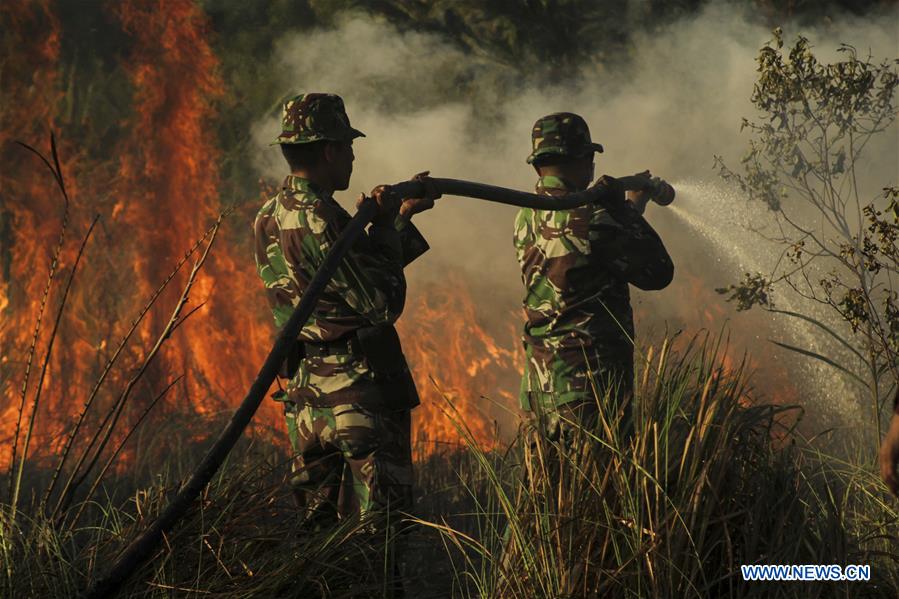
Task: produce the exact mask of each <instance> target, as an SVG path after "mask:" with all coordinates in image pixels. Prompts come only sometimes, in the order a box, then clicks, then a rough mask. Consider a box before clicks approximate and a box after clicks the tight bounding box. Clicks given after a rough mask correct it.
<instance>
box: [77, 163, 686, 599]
mask: <svg viewBox="0 0 899 599" xmlns="http://www.w3.org/2000/svg"><path fill="white" fill-rule="evenodd" d="M614 182H617V183H618V184H619V187H617V189H616V186H615V185H614ZM429 183H430V184H431V185H432V189H433V190H435V191H437V192H438V193H440V194H441V195H454V196H463V197H469V198H476V199H481V200H486V201H489V202H497V203H501V204H508V205H512V206H519V207H523V208H533V209H537V210H569V209H572V208H577V207H580V206H585V205H587V204H595V205H597V206H599V207H605V208H609V209H614V207H615V205H616V203H618V202H620V193H621V191H620V189H621V187H623V188H624V189H630V190H644V191H647V192H648V193H649V194H650V196H651V197H652V199H653V200H654V201H656V202H657V203H659V204H660V205H667V204H669V203H670V202H671V200H673V199H674V190H673V188H671V186H670V185H668V184H667V183H665V182H664V181H662V180H660V179H658V178H654V179H650V178H649V176H648V175H646V174H639V175H633V176H630V177H622V178H619V179H610V180H609V181H606V182H604V181H603V180H602V179H601V180H600V182H599V184H597V185H594V186H593V187H591V188H590V189H587V190H586V191H581V192H576V193H571V194H567V195H565V196H562V197H553V196H547V195H539V194H534V193H527V192H522V191H516V190H513V189H507V188H505V187H497V186H493V185H486V184H483V183H476V182H472V181H462V180H458V179H440V178H433V177H432V178H429ZM608 183H612V184H608ZM386 193H390V194H392V195H393V196H394V197H396V198H407V197H422V196H423V195H424V193H425V184H424V183H423V182H422V181H417V180H412V181H404V182H402V183H397V184H396V185H392V186H390V188H389V190H388V191H387V192H386ZM377 212H378V205H377V204H376V202H375V201H374V200H373V199H371V198H367V199H365V200H364V201H363V202H362V203H361V204H360V205H359V209H358V210H357V212H356V214H355V215H354V216H353V218H352V219H351V220H350V222H349V223H348V224H347V226H346V227H345V228H344V229H343V231H342V232H341V233H340V235H339V237H338V238H337V241H336V242H335V243H334V245H333V246H332V247H331V249H330V251H329V252H328V254H327V256H325V259H324V261H323V262H322V264H321V266H320V267H319V269H318V271H316V273H315V275H314V276H313V277H312V279H311V280H310V281H309V285H308V286H307V287H306V290H305V292H304V293H303V296H302V298H301V299H300V303H299V304H298V305H297V307H296V308H295V309H294V311H293V314H292V315H291V316H290V319H289V320H288V321H287V323H285V325H284V326H283V327H282V328H281V331H280V332H279V333H278V336H277V338H276V340H275V344H274V346H273V347H272V350H271V351H270V352H269V354H268V357H266V359H265V362H264V363H263V364H262V368H261V369H260V370H259V373H258V374H257V375H256V379H255V380H254V381H253V384H252V385H251V386H250V389H249V391H248V392H247V395H246V397H245V398H244V400H243V401H242V402H241V403H240V406H238V408H237V410H236V411H235V412H234V414H233V415H232V416H231V420H230V421H229V422H228V424H227V426H225V428H224V430H223V431H222V432H221V433H220V434H219V437H218V438H217V439H216V441H215V443H213V445H212V447H210V448H209V450H208V451H207V452H206V455H205V456H203V460H202V461H201V462H200V464H199V465H198V466H197V468H196V469H195V470H194V472H193V474H192V475H191V477H190V478H189V479H188V481H187V482H186V483H185V484H184V485H183V486H182V487H181V488H180V489H179V490H178V492H177V493H176V495H175V497H174V498H173V499H172V500H171V502H170V503H169V504H168V505H167V506H166V507H165V509H163V511H162V513H160V514H159V517H158V518H156V520H155V521H153V522H152V523H151V524H150V525H149V526H148V527H147V529H146V530H145V531H144V532H143V533H142V534H141V535H140V536H138V537H137V538H136V539H135V540H134V541H132V542H131V543H130V544H129V545H128V546H127V547H126V548H125V550H124V551H122V553H121V554H119V557H118V558H117V559H116V561H115V563H114V564H113V565H112V567H111V568H110V570H109V572H108V573H107V574H106V575H105V576H103V577H102V578H98V579H96V580H95V581H94V582H93V584H91V586H90V587H89V588H88V589H87V591H86V593H85V595H84V597H85V598H86V599H98V598H100V597H110V596H112V595H113V594H115V593H116V592H117V591H118V590H119V589H120V588H121V586H122V585H123V584H124V583H125V581H126V580H127V578H128V576H129V575H131V574H132V573H133V572H134V571H135V570H137V568H138V567H139V566H140V565H141V564H142V563H143V562H144V561H145V560H146V559H147V558H148V557H149V556H150V554H151V553H152V552H153V551H154V550H155V548H156V547H157V545H158V544H159V542H160V541H161V540H162V538H163V535H164V534H165V533H166V532H168V531H169V530H171V529H172V527H174V525H175V524H176V523H177V522H178V520H179V519H180V518H181V516H182V515H183V514H184V513H185V512H186V511H187V509H188V508H189V507H190V505H191V504H192V503H193V501H194V500H195V499H196V498H197V496H198V495H199V494H200V492H201V491H202V490H203V488H204V487H205V486H206V485H207V484H208V483H209V481H210V480H211V479H212V477H213V476H214V475H215V473H216V471H218V469H219V467H220V466H221V465H222V462H223V461H224V460H225V458H226V457H227V455H228V453H229V452H230V451H231V449H232V448H233V447H234V444H235V443H236V442H237V440H238V439H239V438H240V436H241V434H243V431H244V429H245V428H246V427H247V425H248V424H249V423H250V420H251V419H252V418H253V415H254V414H255V413H256V410H257V409H258V408H259V405H260V404H261V403H262V400H263V399H264V398H265V395H266V393H267V392H268V389H269V387H271V385H272V383H273V382H274V380H275V377H276V376H277V375H278V372H279V370H280V367H281V364H282V363H283V362H284V360H285V359H286V358H287V354H288V352H289V351H290V350H291V348H292V347H293V346H294V341H295V340H296V338H297V337H298V336H299V334H300V331H301V330H302V328H303V325H305V324H306V323H307V322H308V321H309V318H310V317H311V316H312V312H313V310H314V309H315V305H316V303H317V301H318V298H319V296H320V295H321V294H322V292H323V291H324V290H325V287H326V286H327V285H328V283H329V282H330V280H331V277H332V276H333V275H334V272H335V271H336V270H337V267H338V266H339V265H340V262H341V260H342V259H343V257H344V256H345V255H346V253H347V252H348V251H349V250H350V248H351V247H352V245H353V243H354V242H355V240H356V239H357V238H358V237H359V235H360V234H361V233H362V232H363V230H364V229H365V227H366V225H368V223H370V222H371V220H372V219H373V218H374V217H375V216H376V215H377Z"/></svg>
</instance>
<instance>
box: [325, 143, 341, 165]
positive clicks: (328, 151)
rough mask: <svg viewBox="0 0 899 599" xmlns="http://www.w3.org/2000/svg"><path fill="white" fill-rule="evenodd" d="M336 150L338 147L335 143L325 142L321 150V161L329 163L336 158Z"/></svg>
mask: <svg viewBox="0 0 899 599" xmlns="http://www.w3.org/2000/svg"><path fill="white" fill-rule="evenodd" d="M337 152H338V147H337V144H336V143H334V142H333V141H329V142H327V143H325V147H324V151H323V152H322V162H324V163H326V164H331V163H332V162H334V161H335V160H336V159H337Z"/></svg>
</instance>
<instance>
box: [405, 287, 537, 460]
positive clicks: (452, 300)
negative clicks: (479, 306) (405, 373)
mask: <svg viewBox="0 0 899 599" xmlns="http://www.w3.org/2000/svg"><path fill="white" fill-rule="evenodd" d="M469 288H470V285H468V284H467V283H466V282H465V281H464V280H462V278H461V277H460V276H458V275H454V274H450V275H448V276H447V277H446V279H445V281H444V282H442V283H431V284H427V285H425V286H424V288H423V289H421V288H417V287H416V286H414V285H413V288H412V290H411V291H410V296H409V300H408V304H407V307H406V312H405V314H404V315H403V318H401V319H400V321H399V323H400V324H399V329H400V333H401V334H402V337H403V348H404V351H405V354H406V357H407V360H408V362H409V366H410V368H411V369H412V373H413V376H414V378H415V384H416V387H417V388H418V391H419V394H420V396H421V400H422V405H421V407H419V408H418V409H416V410H415V412H413V415H414V420H413V422H414V427H413V431H414V435H415V436H416V445H417V446H418V447H419V449H420V450H421V451H423V452H424V453H426V454H427V453H431V452H433V451H435V450H439V449H441V448H444V447H453V446H458V445H459V443H460V442H461V436H460V432H459V430H458V429H457V426H456V425H454V424H453V421H452V419H451V418H450V417H448V416H450V415H452V418H453V419H455V420H457V421H458V422H459V423H464V425H465V426H466V427H467V428H468V429H469V430H470V432H471V435H472V436H473V438H474V440H475V441H476V442H477V443H478V444H479V445H481V446H482V447H485V448H487V447H492V446H493V445H494V444H495V443H496V441H497V440H498V439H497V431H496V430H494V428H493V427H492V426H491V421H492V420H494V419H497V418H499V419H501V420H505V419H507V416H505V415H504V414H503V411H504V410H503V408H506V409H514V406H515V405H516V403H517V401H516V398H517V392H518V381H519V378H520V376H521V374H520V368H521V366H522V364H523V359H524V352H523V350H522V349H521V342H520V341H519V340H518V337H519V333H518V332H517V331H516V329H517V324H518V323H517V322H516V320H517V319H516V318H515V316H514V315H513V314H509V315H508V317H507V319H506V323H504V324H505V326H504V328H505V330H506V331H507V333H508V337H507V338H506V339H505V340H504V341H503V342H500V341H497V339H496V337H495V336H493V335H492V334H490V333H489V332H488V331H487V330H486V329H485V328H484V326H482V325H481V324H480V323H479V322H478V316H477V310H476V305H475V302H474V298H473V297H472V295H471V292H470V291H469ZM490 394H495V395H494V396H493V397H490ZM491 400H493V401H491Z"/></svg>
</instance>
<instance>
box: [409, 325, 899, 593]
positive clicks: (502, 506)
mask: <svg viewBox="0 0 899 599" xmlns="http://www.w3.org/2000/svg"><path fill="white" fill-rule="evenodd" d="M647 357H648V359H647V360H646V361H645V367H644V369H643V371H642V373H640V374H639V375H638V377H637V378H638V381H637V383H638V384H637V388H636V393H635V399H634V405H633V406H632V408H633V413H634V414H635V417H634V424H633V427H634V435H633V436H632V437H629V438H625V437H624V436H623V435H621V434H620V432H619V431H620V430H622V428H623V427H622V426H620V422H619V420H620V418H621V417H622V411H621V410H619V411H618V412H615V411H614V410H612V409H610V407H609V406H611V405H612V402H610V401H608V398H607V397H597V403H598V406H599V412H600V424H599V426H598V427H597V428H596V429H595V430H589V431H582V437H583V438H584V439H583V441H584V442H583V443H582V444H581V445H580V446H578V447H575V448H573V449H572V448H567V449H566V448H560V447H559V446H558V445H556V444H553V443H550V442H548V441H545V440H543V439H541V438H539V437H537V436H535V435H534V434H533V433H532V431H527V432H525V433H524V434H523V435H522V437H521V438H520V439H519V440H518V441H517V450H516V451H515V452H514V455H511V456H509V457H508V458H507V459H505V460H500V461H497V460H496V459H494V457H493V456H490V455H488V454H485V453H484V452H481V451H480V450H479V449H478V447H477V446H476V445H475V444H474V443H473V442H470V443H469V447H468V451H469V452H470V453H471V454H472V455H473V456H474V457H475V460H474V462H475V463H476V464H477V467H476V468H475V470H474V472H471V473H469V475H468V478H467V481H464V483H463V484H467V486H468V489H469V495H470V497H471V499H472V501H474V502H475V503H476V505H477V509H476V510H475V515H474V516H472V517H473V519H474V520H476V521H477V522H476V525H475V526H474V528H476V529H477V531H478V533H479V534H477V535H472V534H471V532H470V530H471V529H472V526H471V525H470V524H469V525H468V527H467V529H466V530H460V529H454V528H452V527H440V528H439V530H440V532H441V534H443V535H444V536H445V537H446V538H447V542H448V545H449V546H455V547H459V548H462V551H460V552H458V553H459V555H460V556H461V558H460V559H461V560H462V561H463V562H464V564H465V566H466V567H465V568H464V569H463V570H462V573H461V575H460V577H461V578H464V582H465V584H462V580H461V579H460V580H459V581H457V583H458V584H457V586H458V588H463V589H465V591H464V593H463V594H464V595H465V596H470V597H522V598H524V597H529V598H531V597H546V598H551V597H552V598H557V597H587V596H603V597H605V596H611V597H831V596H852V597H856V596H882V597H896V596H899V545H897V542H896V538H895V524H896V521H897V506H896V504H895V503H893V502H892V501H891V500H889V499H887V496H886V495H885V494H884V488H883V486H882V485H881V484H880V482H879V481H878V480H877V478H876V476H875V474H874V473H873V470H872V469H871V468H870V467H869V464H870V462H871V460H870V459H867V460H864V459H861V456H856V457H855V459H854V460H847V459H837V458H834V457H830V456H826V455H823V454H822V453H821V452H820V451H818V450H817V449H816V448H815V445H814V443H810V442H806V441H804V440H802V439H801V438H800V436H799V435H798V434H797V433H796V431H795V430H794V428H793V427H792V425H791V423H793V422H795V421H796V417H795V414H793V412H795V411H796V410H798V408H796V407H791V406H774V405H765V404H759V403H756V402H755V401H754V400H752V392H751V389H750V387H749V381H748V379H747V376H746V373H745V372H744V370H743V367H742V366H737V367H735V368H732V369H730V370H729V369H727V368H725V366H724V365H723V364H724V362H723V361H722V355H721V352H720V339H717V340H710V339H709V338H708V337H706V338H704V339H702V340H700V342H699V343H695V344H691V346H690V347H688V348H687V349H686V350H685V351H683V352H681V353H680V354H677V355H676V354H675V353H674V352H672V350H671V346H670V345H669V344H668V343H664V344H663V345H662V346H661V348H659V350H658V351H652V350H650V351H649V352H648V353H647ZM459 426H460V430H462V431H463V433H465V428H464V425H462V424H461V421H460V424H459ZM468 438H469V441H471V437H470V435H469V436H468ZM468 481H486V488H484V485H481V487H480V488H478V486H477V485H475V484H472V483H471V482H468ZM423 524H424V523H423ZM741 564H838V565H841V566H845V565H848V564H869V565H870V566H871V573H872V580H871V582H868V583H859V582H844V583H837V582H821V583H789V584H787V583H760V582H744V581H743V580H742V576H741V571H740V565H741Z"/></svg>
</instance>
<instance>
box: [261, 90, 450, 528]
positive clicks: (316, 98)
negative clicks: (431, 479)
mask: <svg viewBox="0 0 899 599" xmlns="http://www.w3.org/2000/svg"><path fill="white" fill-rule="evenodd" d="M362 136H363V134H362V133H361V132H360V131H358V130H356V129H354V128H353V127H351V126H350V122H349V119H348V118H347V115H346V112H345V110H344V106H343V101H342V100H341V98H340V97H339V96H336V95H333V94H303V95H299V96H296V97H294V98H293V99H291V100H289V101H288V102H286V103H285V105H284V113H283V119H282V132H281V135H279V136H278V138H277V139H276V140H275V141H274V142H273V143H276V144H280V145H281V149H282V152H283V153H284V156H285V158H286V159H287V162H288V164H289V166H290V168H291V174H290V175H288V176H287V177H286V178H285V180H284V184H283V186H282V187H281V190H280V191H279V192H278V193H277V194H276V195H275V196H274V197H272V198H270V199H269V200H268V201H267V202H266V203H265V204H264V205H263V206H262V209H261V210H259V213H258V215H257V217H256V221H255V238H256V243H255V257H256V267H257V271H258V273H259V276H260V277H261V278H262V281H263V283H264V284H265V290H266V295H267V298H268V301H269V304H270V306H271V309H272V312H273V314H274V318H275V324H276V326H278V327H282V326H283V325H284V324H285V323H286V322H287V320H288V318H289V317H290V315H291V313H292V312H293V309H294V308H295V307H296V305H297V304H298V303H299V301H300V298H301V296H302V295H303V292H304V290H305V289H306V287H307V285H308V284H309V281H310V280H311V278H312V276H313V275H314V274H315V272H316V270H317V269H318V267H319V266H320V265H321V264H322V262H323V261H324V259H325V256H326V255H327V253H328V251H329V250H330V248H331V246H332V245H333V244H334V242H335V240H336V239H337V237H338V235H339V234H340V232H341V230H342V229H343V228H344V227H345V226H346V224H347V223H348V222H349V220H350V218H351V217H350V215H349V214H348V213H347V212H346V210H344V209H343V208H342V207H341V206H340V205H339V204H338V203H337V202H336V201H335V200H334V199H333V197H332V193H333V192H334V191H335V190H344V189H347V187H348V186H349V180H350V175H351V173H352V164H353V159H354V156H353V149H352V143H353V140H354V139H355V138H357V137H362ZM379 191H380V190H379ZM374 195H375V199H376V200H377V202H378V205H379V214H378V216H377V217H376V218H375V219H374V221H373V222H372V225H371V226H370V227H369V229H368V231H367V233H365V234H363V235H362V237H361V238H360V239H359V240H358V241H357V242H356V244H355V245H354V246H353V247H352V249H351V250H350V252H349V253H348V255H347V256H346V257H345V258H344V260H343V262H342V263H341V265H340V267H339V268H338V270H337V272H336V274H335V275H334V277H333V278H332V279H331V281H330V283H329V284H328V286H327V288H326V290H325V291H324V293H322V295H321V298H320V299H319V301H318V304H317V306H316V308H315V311H314V313H313V314H312V316H311V317H310V319H309V321H308V322H307V323H306V325H305V326H304V327H303V329H302V331H301V333H300V335H299V339H298V344H297V354H296V355H295V356H293V358H295V360H294V361H296V360H298V361H299V363H298V367H297V369H296V372H295V374H293V373H290V374H291V376H290V379H289V382H288V383H287V389H286V393H285V394H276V396H277V397H276V399H280V400H281V401H284V406H285V414H286V419H287V429H288V433H289V437H290V444H291V447H292V448H293V451H294V454H295V463H294V475H293V479H292V484H293V487H294V491H295V494H296V495H297V498H298V500H299V502H300V504H301V506H303V507H304V512H305V517H306V519H307V520H306V521H307V523H310V525H311V526H321V525H326V524H328V523H330V522H333V521H335V520H336V518H338V517H343V516H348V515H354V514H355V515H361V516H363V517H364V516H366V515H370V514H374V513H382V514H383V513H385V511H386V510H388V508H389V509H390V510H407V509H408V508H409V507H410V502H411V485H412V455H411V448H410V410H411V409H412V408H413V407H415V406H416V405H418V403H419V399H418V394H417V393H416V390H415V386H414V383H413V382H412V377H411V376H410V374H409V370H408V368H407V366H406V363H405V360H404V359H403V357H402V352H401V349H400V346H399V339H398V337H397V336H396V332H395V330H394V329H393V323H394V322H395V321H396V319H397V318H398V317H399V315H400V313H401V312H402V309H403V304H404V301H405V294H406V281H405V278H404V275H403V268H404V267H405V266H406V265H407V264H409V263H410V262H412V261H413V260H415V259H416V258H417V257H419V256H421V255H422V254H423V253H424V252H425V251H426V250H427V249H428V244H427V242H426V241H425V240H424V238H423V237H422V236H421V234H420V233H419V232H418V230H417V229H416V228H415V226H414V225H413V224H412V223H411V221H410V218H411V216H412V214H414V213H416V212H419V211H421V210H424V209H427V208H430V207H432V206H433V197H429V198H422V199H408V200H405V201H403V202H402V204H401V205H400V204H399V203H398V202H395V201H394V204H393V205H390V200H388V199H387V198H386V197H385V194H381V193H377V194H374ZM361 199H362V198H361V197H360V201H361ZM372 345H373V346H374V350H372V349H371V347H372ZM372 352H373V353H374V354H375V355H371V353H372ZM385 358H387V359H388V360H389V361H391V365H392V369H388V370H391V372H377V371H376V370H377V369H376V368H373V366H372V364H373V362H377V361H383V360H384V359H385ZM288 361H290V360H288ZM382 370H383V369H382Z"/></svg>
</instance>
